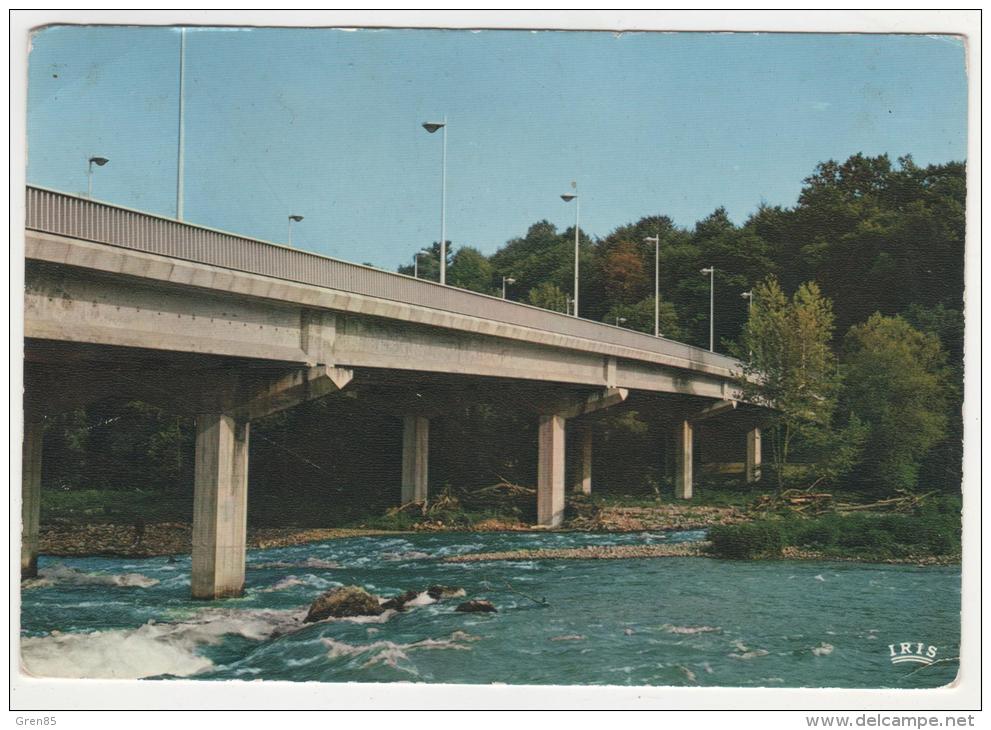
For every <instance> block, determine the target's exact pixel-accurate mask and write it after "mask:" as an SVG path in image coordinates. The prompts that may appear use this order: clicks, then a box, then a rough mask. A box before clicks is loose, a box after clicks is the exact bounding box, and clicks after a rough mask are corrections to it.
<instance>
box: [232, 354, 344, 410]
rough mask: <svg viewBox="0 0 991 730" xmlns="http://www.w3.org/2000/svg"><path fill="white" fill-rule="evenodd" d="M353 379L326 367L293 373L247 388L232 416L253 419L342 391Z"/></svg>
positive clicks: (318, 366) (319, 366)
mask: <svg viewBox="0 0 991 730" xmlns="http://www.w3.org/2000/svg"><path fill="white" fill-rule="evenodd" d="M352 378H354V371H352V370H347V369H345V368H338V367H332V366H330V365H317V366H314V367H310V368H300V369H298V370H293V371H292V372H291V373H289V374H287V375H283V376H281V377H278V378H275V379H273V380H270V381H268V382H264V383H263V384H261V385H255V386H254V387H253V388H252V387H250V386H248V387H249V389H250V390H249V393H250V394H248V395H246V396H245V399H244V400H242V402H241V403H240V404H239V405H238V406H237V407H236V408H235V409H234V411H233V413H234V415H236V416H238V417H241V418H244V419H247V420H254V419H256V418H263V417H265V416H269V415H271V414H273V413H278V412H279V411H283V410H286V409H287V408H293V407H295V406H298V405H300V404H301V403H305V402H307V401H310V400H315V399H317V398H323V397H324V396H326V395H329V394H331V393H336V392H337V391H339V390H343V389H344V387H345V386H346V385H347V384H348V383H350V382H351V380H352Z"/></svg>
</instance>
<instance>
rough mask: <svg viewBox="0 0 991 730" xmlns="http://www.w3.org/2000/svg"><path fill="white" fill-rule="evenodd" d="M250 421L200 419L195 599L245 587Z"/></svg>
mask: <svg viewBox="0 0 991 730" xmlns="http://www.w3.org/2000/svg"><path fill="white" fill-rule="evenodd" d="M250 427H251V426H250V423H249V421H248V420H247V419H237V418H235V417H234V416H230V415H227V414H220V413H213V414H206V415H200V416H198V417H197V419H196V469H195V483H194V492H193V574H192V594H193V598H202V599H208V600H209V599H214V598H226V597H229V596H239V595H241V593H242V591H243V590H244V562H245V547H246V540H247V517H248V434H249V431H250Z"/></svg>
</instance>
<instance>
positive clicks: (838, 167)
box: [43, 154, 966, 521]
mask: <svg viewBox="0 0 991 730" xmlns="http://www.w3.org/2000/svg"><path fill="white" fill-rule="evenodd" d="M965 195H966V189H965V165H964V163H962V162H950V163H946V164H939V165H928V166H925V167H922V166H919V165H916V164H915V163H914V162H913V160H912V158H911V157H908V156H906V157H902V158H900V159H898V160H897V161H895V162H892V161H891V160H890V159H889V158H888V157H887V156H883V155H882V156H878V157H868V156H864V155H860V154H857V155H854V156H852V157H850V158H849V159H847V160H846V161H843V162H836V161H832V160H830V161H827V162H823V163H821V164H819V165H818V166H817V167H816V168H815V169H814V170H813V171H812V173H811V174H810V176H809V177H808V178H806V179H805V180H804V183H803V187H802V190H801V194H800V196H799V198H798V200H797V202H796V204H795V205H794V206H792V207H781V206H768V205H761V206H760V207H758V208H757V210H756V211H755V212H754V213H753V214H752V215H751V216H750V217H749V218H748V219H747V220H746V221H745V222H743V223H742V224H740V225H738V224H735V223H734V222H733V221H731V220H730V218H729V216H728V214H727V212H726V210H725V209H723V208H718V209H717V210H715V211H713V212H712V213H711V214H710V215H709V216H707V217H706V218H704V219H703V220H700V221H698V222H697V223H696V224H695V226H694V227H693V228H691V229H686V228H680V227H678V226H676V225H674V223H673V222H672V221H671V219H670V218H668V217H666V216H665V215H663V214H662V212H659V213H658V214H656V215H649V216H646V217H643V218H641V219H640V220H638V221H636V222H630V223H625V224H622V225H619V226H618V227H617V228H615V229H614V230H613V231H612V232H611V233H609V234H608V235H607V236H605V237H604V238H590V237H588V236H587V235H585V233H584V231H582V232H581V239H580V268H581V284H580V286H581V288H580V292H579V294H580V297H579V298H580V312H579V313H580V315H581V316H582V317H584V318H587V319H593V320H598V321H602V322H606V323H609V324H613V325H619V326H622V327H627V328H630V329H634V330H639V331H642V332H645V333H651V334H652V333H653V331H654V299H653V296H654V277H655V268H654V265H655V244H654V242H653V241H649V242H648V241H645V239H646V238H648V237H654V236H656V237H659V239H660V241H659V253H658V255H659V266H658V269H657V271H658V276H659V290H660V299H661V301H660V331H661V333H662V334H663V336H665V337H668V338H670V339H674V340H679V341H683V342H687V343H690V344H693V345H697V346H699V347H708V344H709V294H710V292H709V285H710V280H709V276H708V275H707V274H706V275H703V274H702V273H700V271H701V269H703V268H707V267H713V268H714V269H715V273H714V275H713V286H714V302H715V305H714V306H715V316H714V329H715V343H716V344H715V349H716V350H717V351H720V352H724V353H729V354H733V355H735V356H737V357H738V358H740V359H741V361H743V362H744V363H745V370H746V369H749V370H751V371H754V372H756V371H760V372H764V373H769V375H768V377H767V378H766V380H765V381H764V382H763V383H762V388H763V389H764V390H763V392H752V393H750V396H751V397H752V398H754V399H760V398H773V399H774V401H775V402H776V403H779V404H783V405H782V408H781V410H780V412H779V413H778V415H777V416H775V417H774V418H773V419H771V421H770V422H769V423H768V424H767V433H768V439H767V441H766V442H765V443H766V445H765V450H766V456H765V462H766V463H767V467H768V468H767V470H766V477H765V480H764V481H765V485H764V487H765V488H776V489H784V488H786V487H803V488H805V487H809V486H811V485H813V484H819V485H829V486H830V488H831V489H833V490H834V491H838V490H849V491H858V492H863V493H870V494H875V495H886V494H892V493H895V492H901V491H909V492H912V491H926V492H929V491H941V492H949V493H956V492H957V491H958V490H959V488H960V482H961V460H962V416H961V409H962V397H963V356H964V352H963V349H964V316H963V315H964V313H963V292H964V241H965ZM574 233H575V232H574V229H565V230H558V229H557V228H556V227H555V226H554V225H552V224H551V223H549V222H547V221H546V220H544V221H538V222H536V223H534V224H533V225H531V226H530V227H529V229H528V230H527V231H526V232H525V234H524V235H522V236H520V237H518V238H514V239H512V240H510V241H507V242H506V243H505V244H504V245H503V246H502V247H501V248H499V249H498V250H497V251H495V252H494V253H493V254H491V255H489V256H486V255H484V254H482V253H481V252H480V251H479V250H478V249H477V248H474V247H472V246H471V245H470V242H458V241H454V242H449V244H448V249H447V250H448V257H449V258H448V264H447V277H448V278H447V283H448V284H449V285H453V286H457V287H461V288H465V289H470V290H473V291H478V292H483V293H486V294H491V295H494V296H501V295H502V290H503V282H504V281H506V282H507V284H506V295H507V298H509V299H513V300H517V301H521V302H525V303H528V304H531V305H534V306H538V307H544V308H547V309H553V310H557V311H561V312H564V311H567V309H568V307H569V300H570V296H569V295H570V293H571V288H572V280H573V274H574ZM439 251H440V246H439V242H434V244H433V246H432V247H429V248H428V249H427V252H425V253H424V254H423V255H421V256H420V257H419V261H418V271H417V274H418V275H419V276H420V277H421V278H430V279H436V278H437V276H438V270H439V260H438V257H439ZM399 271H400V273H405V274H409V275H412V274H413V266H412V264H411V265H409V266H405V267H400V269H399ZM510 280H512V281H511V282H510ZM744 293H749V294H751V295H752V298H751V299H746V298H744V297H743V296H742V295H743V294H744ZM810 353H812V354H811V355H810ZM741 382H742V383H745V382H747V381H746V379H745V378H743V379H742V380H741ZM336 400H337V401H338V402H337V403H336V404H335V405H334V406H333V410H331V409H330V408H329V407H328V406H327V405H326V403H323V402H318V403H312V404H308V405H306V406H303V407H300V408H298V409H295V410H294V411H290V412H287V413H284V414H280V415H278V416H275V417H273V418H271V419H267V420H266V421H263V422H260V423H259V424H257V425H256V426H254V427H253V432H252V453H251V467H250V468H251V475H252V477H251V490H252V491H251V495H252V496H251V499H252V501H253V502H254V503H255V504H260V505H264V504H266V503H269V502H271V503H272V504H276V503H281V502H283V501H284V498H285V496H286V495H288V494H289V493H290V492H292V493H293V494H298V493H299V491H298V490H303V492H305V493H306V494H308V495H310V497H308V498H307V499H304V500H300V501H302V502H303V503H304V504H303V505H302V506H301V507H300V508H299V513H300V514H299V515H298V520H299V521H306V519H307V518H308V517H312V515H313V514H315V513H319V512H320V511H321V509H322V507H323V506H326V508H327V510H331V511H335V512H336V513H338V514H341V515H345V516H350V517H354V516H357V515H360V514H361V513H362V512H363V511H366V512H367V511H370V510H376V509H381V508H383V507H386V506H389V505H390V504H393V503H394V502H395V499H394V498H393V497H395V495H394V494H393V492H397V491H398V489H397V488H395V489H394V488H393V487H396V482H397V481H398V478H397V476H396V475H397V474H398V460H399V451H400V449H399V443H400V438H401V435H400V426H399V424H398V422H395V423H393V422H391V421H390V422H387V420H386V419H384V418H383V417H381V416H380V415H378V414H375V413H369V412H367V411H366V410H365V409H362V408H361V407H360V404H358V403H357V402H354V401H349V400H348V399H343V398H342V399H336ZM498 401H499V396H498V394H491V397H490V398H488V400H486V394H484V393H482V394H480V398H479V399H478V400H477V402H473V403H472V404H465V406H464V409H463V412H460V413H456V414H451V416H450V417H449V418H444V419H440V421H441V422H439V423H438V424H437V427H436V429H435V430H432V433H431V438H432V440H433V441H434V442H436V444H438V446H435V445H434V444H433V443H432V446H431V449H432V453H431V474H432V479H431V481H432V482H435V481H436V482H437V483H438V486H440V485H447V486H454V487H457V488H467V487H471V486H473V485H484V484H492V483H493V482H495V481H498V480H500V479H505V480H509V481H518V482H520V483H526V482H527V481H528V480H532V477H531V476H529V473H530V471H531V470H532V468H533V465H532V463H531V462H532V461H533V459H534V458H535V454H532V455H530V454H529V451H532V450H533V449H532V448H530V446H529V445H530V444H532V443H533V435H534V432H535V427H536V424H535V423H530V420H532V419H529V420H528V419H524V418H522V417H521V416H519V415H518V414H514V413H506V412H503V411H502V410H500V409H498V408H496V407H495V405H497V404H498ZM614 420H615V422H609V423H608V424H607V427H606V430H605V432H604V434H603V439H604V442H605V443H607V444H611V446H609V447H608V448H606V447H603V448H602V449H601V450H602V452H603V457H602V459H601V460H600V461H599V462H598V463H601V465H602V466H601V467H600V472H599V473H601V474H602V475H603V480H602V481H601V485H602V488H604V489H605V490H606V491H609V490H615V491H618V492H622V493H629V494H646V495H652V494H654V495H660V494H662V493H663V492H665V490H667V488H668V485H667V484H666V482H665V474H664V470H663V468H662V467H661V466H660V465H659V464H658V463H655V462H656V461H657V460H656V459H644V458H639V457H638V458H631V455H643V454H645V453H651V452H652V451H654V450H656V442H657V439H658V438H659V437H658V435H657V434H656V433H653V432H652V428H651V427H650V425H649V424H647V423H645V422H643V421H638V419H637V418H636V414H632V415H627V416H624V417H623V418H617V419H614ZM468 423H471V424H474V426H473V427H472V428H467V427H466V424H468ZM432 428H433V427H432ZM193 434H194V430H193V423H192V421H191V420H189V419H187V418H183V417H179V416H177V415H175V414H170V413H168V412H165V411H162V410H160V409H157V408H154V407H151V406H149V405H146V404H143V403H138V402H129V403H122V402H113V401H106V402H102V403H98V404H95V405H94V406H91V407H88V408H87V409H85V410H79V411H75V412H73V413H70V414H66V415H64V416H62V417H59V418H57V419H50V421H49V423H48V426H47V431H46V437H45V439H46V440H45V449H46V462H45V463H46V467H45V473H44V474H43V482H44V486H45V488H46V489H56V490H62V491H67V492H80V494H82V490H85V491H89V490H119V491H128V490H140V491H142V492H147V493H149V494H150V495H160V496H161V498H162V499H166V498H168V499H177V500H180V501H183V502H185V501H187V500H188V499H189V496H190V495H191V485H192V451H193ZM328 444H334V445H335V447H334V449H333V450H331V449H329V447H328V446H327V445H328ZM483 445H484V446H483ZM332 452H333V453H332ZM435 452H436V453H435ZM597 459H598V457H597ZM393 462H395V463H393ZM136 465H138V468H136ZM606 475H608V476H606ZM599 484H600V482H598V481H597V485H599ZM379 487H381V489H380V488H379ZM431 488H432V489H433V484H432V487H431ZM597 488H598V486H597ZM370 495H384V496H370ZM390 495H391V496H390ZM155 498H158V497H155ZM286 519H293V517H292V516H291V515H290V516H287V517H286Z"/></svg>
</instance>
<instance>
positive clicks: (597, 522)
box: [39, 504, 749, 557]
mask: <svg viewBox="0 0 991 730" xmlns="http://www.w3.org/2000/svg"><path fill="white" fill-rule="evenodd" d="M748 519H749V518H748V516H747V515H746V514H745V513H744V512H743V511H741V510H740V509H738V508H737V507H709V506H701V505H697V504H659V505H657V506H654V507H645V506H632V507H630V506H622V505H606V506H602V507H600V508H598V509H597V510H596V512H595V514H594V516H592V517H580V518H577V519H574V520H571V521H570V522H569V523H568V524H567V525H566V527H565V528H563V529H566V530H578V531H583V532H648V531H649V532H658V531H669V530H704V529H708V528H710V527H713V526H715V525H732V524H739V523H742V522H745V521H747V520H748ZM371 522H372V524H371V525H369V526H365V525H359V526H357V527H328V528H314V527H249V528H248V547H249V548H272V547H287V546H291V545H301V544H304V543H308V542H320V541H323V540H333V539H338V538H346V537H362V536H373V535H396V534H406V533H409V532H529V531H534V530H540V531H546V530H547V528H534V527H533V526H532V525H528V524H526V523H524V522H522V521H520V520H516V519H513V518H511V517H498V518H497V517H490V518H487V519H483V520H479V521H477V522H473V523H470V524H467V525H466V524H465V523H464V522H462V521H456V522H454V521H446V522H445V521H444V520H423V521H421V522H417V523H414V524H412V525H410V526H409V527H407V528H406V529H386V528H384V527H382V526H379V525H380V524H381V521H378V523H377V522H376V521H371ZM192 533H193V529H192V524H190V523H188V522H155V523H148V524H137V525H135V524H114V523H85V522H83V523H77V522H60V523H57V524H47V525H42V526H41V531H40V534H39V547H40V552H41V553H42V554H43V555H55V556H71V555H76V556H82V555H108V556H109V555H113V556H119V557H154V556H157V555H181V554H186V553H189V552H190V551H191V549H192Z"/></svg>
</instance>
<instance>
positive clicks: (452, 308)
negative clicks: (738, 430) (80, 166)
mask: <svg viewBox="0 0 991 730" xmlns="http://www.w3.org/2000/svg"><path fill="white" fill-rule="evenodd" d="M26 227H27V228H28V229H31V230H36V231H41V232H44V233H54V234H58V235H63V236H69V237H71V238H80V239H83V240H87V241H94V242H97V243H106V244H110V245H113V246H120V247H123V248H129V249H135V250H138V251H145V252H148V253H154V254H159V255H162V256H171V257H173V258H178V259H183V260H186V261H194V262H197V263H202V264H209V265H212V266H221V267H224V268H227V269H233V270H236V271H244V272H249V273H252V274H260V275H263V276H272V277H276V278H280V279H286V280H289V281H294V282H298V283H302V284H311V285H314V286H320V287H326V288H329V289H337V290H341V291H347V292H352V293H355V294H362V295H365V296H370V297H377V298H381V299H389V300H392V301H397V302H403V303H405V304H412V305H416V306H421V307H429V308H431V309H439V310H443V311H447V312H455V313H458V314H464V315H468V316H472V317H478V318H481V319H488V320H495V321H498V322H505V323H507V324H514V325H519V326H522V327H530V328H533V329H539V330H543V331H546V332H554V333H558V334H564V335H571V336H574V337H581V338H585V339H588V340H595V341H598V342H605V343H609V344H613V345H618V346H622V347H630V348H635V349H638V350H645V351H647V352H653V353H657V354H660V355H667V356H671V357H675V358H679V359H683V360H685V361H687V367H689V368H692V367H693V366H694V368H695V369H700V370H708V371H710V372H711V371H713V370H714V371H716V372H719V371H720V370H725V371H731V370H739V363H738V362H737V360H735V359H733V358H731V357H727V356H725V355H719V354H716V353H711V352H709V351H708V350H703V349H701V348H698V347H692V346H691V345H686V344H684V343H681V342H675V341H673V340H667V339H664V338H655V337H653V336H651V335H647V334H643V333H640V332H634V331H631V330H626V329H622V328H619V327H613V326H611V325H608V324H602V323H600V322H594V321H592V320H587V319H580V318H577V317H572V316H569V315H566V314H561V313H560V312H551V311H548V310H546V309H541V308H539V307H533V306H530V305H528V304H521V303H519V302H513V301H508V300H505V299H500V298H498V297H493V296H489V295H486V294H479V293H477V292H472V291H467V290H465V289H459V288H457V287H452V286H442V285H440V284H438V283H436V282H432V281H426V280H423V279H415V278H413V277H410V276H406V275H403V274H395V273H392V272H389V271H382V270H381V269H374V268H371V267H368V266H361V265H359V264H353V263H349V262H347V261H341V260H339V259H332V258H329V257H326V256H320V255H319V254H314V253H309V252H307V251H301V250H299V249H294V248H289V247H287V246H281V245H279V244H275V243H269V242H267V241H261V240H258V239H253V238H246V237H244V236H238V235H235V234H232V233H226V232H224V231H218V230H214V229H211V228H205V227H203V226H197V225H192V224H189V223H184V222H180V221H177V220H173V219H171V218H165V217H162V216H157V215H153V214H149V213H143V212H141V211H136V210H131V209H129V208H122V207H119V206H115V205H109V204H107V203H101V202H98V201H94V200H88V199H86V198H80V197H77V196H74V195H68V194H66V193H60V192H56V191H53V190H46V189H44V188H38V187H32V186H28V187H27V197H26Z"/></svg>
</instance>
